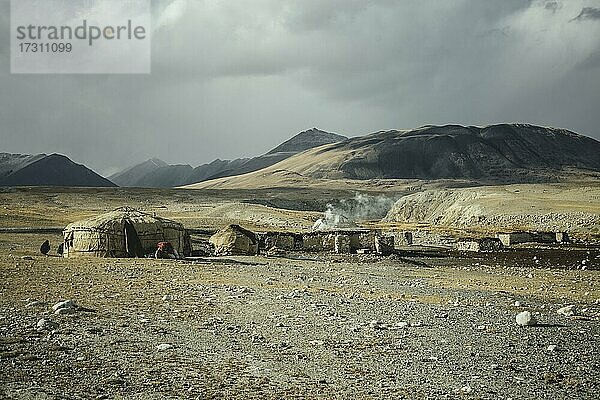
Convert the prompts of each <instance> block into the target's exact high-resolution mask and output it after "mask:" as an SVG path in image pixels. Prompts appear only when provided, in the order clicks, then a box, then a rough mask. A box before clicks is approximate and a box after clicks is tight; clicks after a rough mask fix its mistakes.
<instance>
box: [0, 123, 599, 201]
mask: <svg viewBox="0 0 600 400" xmlns="http://www.w3.org/2000/svg"><path fill="white" fill-rule="evenodd" d="M569 174H570V175H569ZM573 174H575V175H577V174H579V175H578V176H581V174H583V175H586V174H587V175H589V176H592V177H594V179H598V176H600V142H599V141H597V140H595V139H592V138H590V137H587V136H583V135H579V134H577V133H574V132H571V131H569V130H566V129H559V128H546V127H540V126H535V125H529V124H496V125H489V126H483V127H478V126H461V125H442V126H433V125H427V126H423V127H420V128H417V129H410V130H385V131H379V132H375V133H372V134H369V135H366V136H360V137H353V138H350V139H348V138H346V137H345V136H341V135H337V134H334V133H329V132H325V131H322V130H319V129H316V128H313V129H309V130H307V131H304V132H300V133H299V134H297V135H295V136H294V137H292V138H291V139H289V140H287V141H285V142H283V143H282V144H280V145H278V146H276V147H275V148H273V149H272V150H270V151H268V152H267V153H265V154H263V155H261V156H257V157H253V158H239V159H235V160H215V161H213V162H211V163H208V164H203V165H200V166H199V167H196V168H193V167H191V166H190V165H187V164H186V165H170V164H167V163H165V162H164V161H162V160H159V159H157V158H152V159H150V160H148V161H145V162H143V163H141V164H137V165H134V166H132V167H129V168H127V169H125V170H123V171H121V172H119V173H117V174H114V175H112V176H110V177H109V179H106V178H103V177H102V176H100V175H98V174H97V173H95V172H94V171H92V170H90V169H89V168H87V167H85V166H84V165H80V164H76V163H74V162H73V161H71V160H70V159H69V158H67V157H66V156H63V155H59V154H51V155H45V154H39V155H22V154H8V153H0V186H22V185H27V186H36V185H44V186H100V187H102V186H106V187H108V186H115V184H117V185H119V186H131V187H178V186H183V187H187V188H227V189H236V188H272V187H277V186H288V187H298V186H299V185H309V184H317V183H319V184H323V185H325V186H327V185H328V183H327V182H331V181H332V180H337V182H338V183H340V182H341V183H344V184H345V185H348V184H350V183H357V182H365V181H375V180H393V179H410V180H447V179H450V180H466V181H472V182H479V183H486V184H487V183H494V184H496V183H498V184H502V183H516V182H553V181H557V180H559V179H565V177H566V176H574V175H573ZM113 182H114V183H113Z"/></svg>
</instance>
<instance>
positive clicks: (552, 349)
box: [546, 344, 558, 351]
mask: <svg viewBox="0 0 600 400" xmlns="http://www.w3.org/2000/svg"><path fill="white" fill-rule="evenodd" d="M557 347H558V346H556V345H555V344H551V345H550V346H548V348H547V349H546V350H548V351H556V348H557Z"/></svg>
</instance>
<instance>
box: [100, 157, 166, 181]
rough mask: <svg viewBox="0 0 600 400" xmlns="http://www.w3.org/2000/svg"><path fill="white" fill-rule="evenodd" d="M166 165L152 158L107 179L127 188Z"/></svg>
mask: <svg viewBox="0 0 600 400" xmlns="http://www.w3.org/2000/svg"><path fill="white" fill-rule="evenodd" d="M168 165H169V164H167V163H166V162H164V161H163V160H159V159H158V158H152V159H150V160H148V161H145V162H143V163H140V164H137V165H134V166H133V167H129V168H127V169H124V170H123V171H121V172H117V173H116V174H113V175H111V176H109V177H108V179H110V180H111V181H112V182H114V183H116V184H117V185H119V186H129V183H130V182H138V181H139V180H141V179H143V178H144V176H146V175H148V174H150V173H152V172H154V171H156V170H157V169H158V168H160V167H166V166H168Z"/></svg>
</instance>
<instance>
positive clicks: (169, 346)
mask: <svg viewBox="0 0 600 400" xmlns="http://www.w3.org/2000/svg"><path fill="white" fill-rule="evenodd" d="M172 348H173V345H172V344H169V343H162V344H159V345H158V346H156V350H158V351H166V350H170V349H172Z"/></svg>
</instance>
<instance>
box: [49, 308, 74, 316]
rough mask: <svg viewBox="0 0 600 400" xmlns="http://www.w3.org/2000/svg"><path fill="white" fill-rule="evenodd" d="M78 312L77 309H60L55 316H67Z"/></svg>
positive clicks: (55, 312)
mask: <svg viewBox="0 0 600 400" xmlns="http://www.w3.org/2000/svg"><path fill="white" fill-rule="evenodd" d="M76 312H77V309H76V308H59V309H58V310H56V311H54V314H56V315H67V314H75V313H76Z"/></svg>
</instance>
